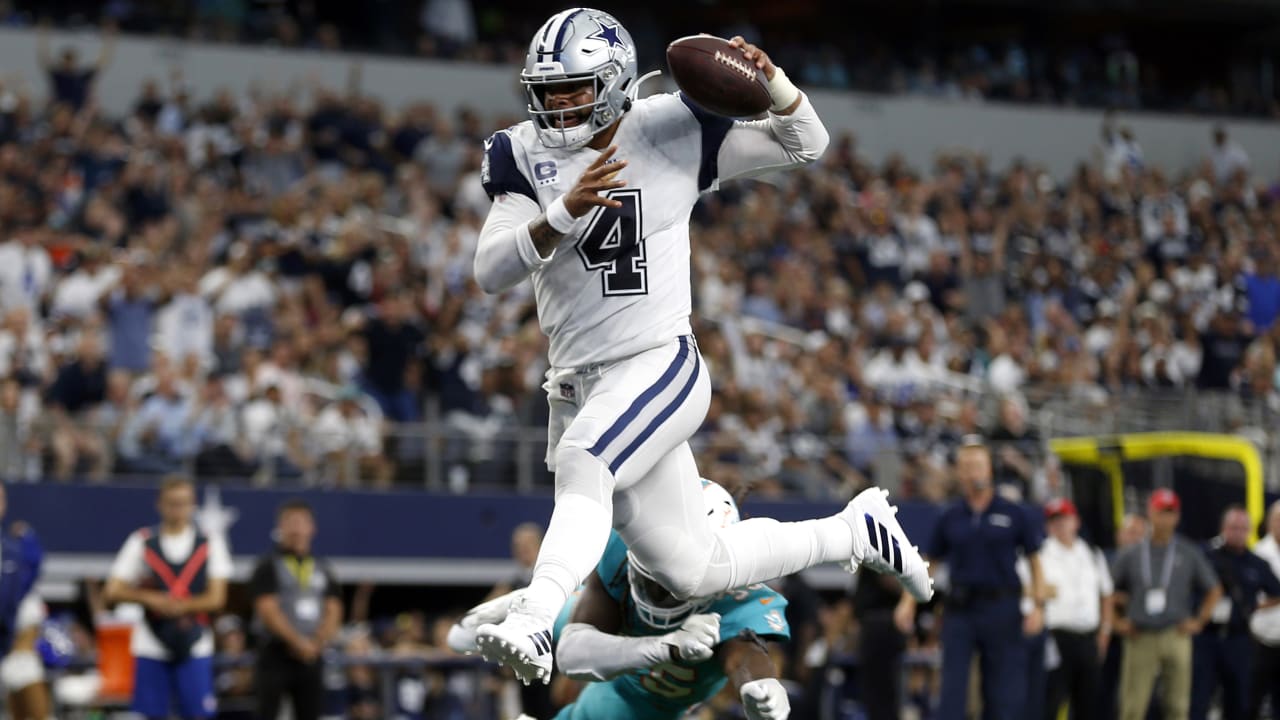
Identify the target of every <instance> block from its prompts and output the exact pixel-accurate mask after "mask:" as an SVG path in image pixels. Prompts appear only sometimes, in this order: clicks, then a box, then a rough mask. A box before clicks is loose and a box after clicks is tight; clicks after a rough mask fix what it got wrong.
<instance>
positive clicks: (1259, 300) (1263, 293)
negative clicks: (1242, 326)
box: [1244, 246, 1280, 334]
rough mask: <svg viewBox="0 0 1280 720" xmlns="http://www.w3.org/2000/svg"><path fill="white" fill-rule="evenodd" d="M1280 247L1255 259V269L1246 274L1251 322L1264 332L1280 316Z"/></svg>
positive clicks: (1258, 330) (1266, 251)
mask: <svg viewBox="0 0 1280 720" xmlns="http://www.w3.org/2000/svg"><path fill="white" fill-rule="evenodd" d="M1277 253H1280V249H1277V248H1276V247H1274V246H1273V247H1271V248H1269V249H1267V250H1265V251H1263V252H1262V253H1261V254H1260V255H1259V256H1258V257H1257V258H1256V259H1255V270H1254V272H1252V273H1248V274H1246V275H1245V276H1244V283H1245V297H1246V298H1247V299H1248V301H1249V322H1250V323H1252V325H1253V328H1254V331H1255V332H1257V333H1259V334H1262V333H1265V332H1267V331H1268V330H1270V329H1271V326H1272V325H1273V324H1274V323H1275V321H1276V318H1277V317H1280V267H1277Z"/></svg>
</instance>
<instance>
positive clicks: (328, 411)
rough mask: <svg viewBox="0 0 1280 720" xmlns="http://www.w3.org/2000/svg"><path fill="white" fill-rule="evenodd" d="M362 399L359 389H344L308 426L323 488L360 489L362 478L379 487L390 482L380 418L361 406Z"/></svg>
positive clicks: (362, 395)
mask: <svg viewBox="0 0 1280 720" xmlns="http://www.w3.org/2000/svg"><path fill="white" fill-rule="evenodd" d="M364 397H365V396H364V394H363V393H361V392H360V390H359V389H357V388H355V387H344V388H343V389H342V390H340V391H339V392H338V397H337V398H336V399H335V400H334V401H333V402H331V403H329V404H328V405H327V406H326V407H325V408H324V409H323V410H321V411H320V413H319V415H317V416H316V418H315V421H314V424H313V425H312V426H311V434H312V436H313V437H314V443H315V445H316V450H317V452H318V457H317V458H316V460H317V462H318V467H320V468H322V470H321V473H322V477H321V478H320V482H321V483H322V484H324V485H326V486H329V485H333V486H336V487H359V486H360V485H361V484H362V482H361V481H362V480H363V479H369V480H371V481H372V483H373V484H375V485H377V486H378V487H386V486H387V485H388V484H390V482H391V475H390V470H391V468H390V466H389V465H388V463H387V461H386V458H385V457H383V455H382V430H381V427H380V420H381V417H380V416H371V415H370V413H369V410H368V408H365V407H362V405H361V402H360V401H361V399H362V398H364Z"/></svg>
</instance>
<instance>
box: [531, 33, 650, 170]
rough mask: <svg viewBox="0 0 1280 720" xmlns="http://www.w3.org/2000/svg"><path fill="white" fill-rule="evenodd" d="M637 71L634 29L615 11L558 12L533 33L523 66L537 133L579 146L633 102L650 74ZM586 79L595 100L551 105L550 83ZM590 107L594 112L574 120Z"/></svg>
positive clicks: (550, 142) (554, 142) (557, 144)
mask: <svg viewBox="0 0 1280 720" xmlns="http://www.w3.org/2000/svg"><path fill="white" fill-rule="evenodd" d="M637 74H638V71H637V65H636V46H635V43H634V42H632V40H631V33H628V32H627V30H626V28H624V27H622V23H620V22H618V21H617V20H616V19H615V18H614V17H613V16H612V15H610V14H609V13H606V12H602V11H600V10H592V9H591V8H571V9H569V10H564V11H562V12H559V13H556V14H555V15H553V16H552V17H551V19H550V20H547V21H546V22H545V23H543V25H542V27H540V28H538V32H537V33H535V34H534V36H533V41H532V42H530V43H529V52H528V53H527V54H526V55H525V61H524V70H522V71H521V72H520V84H521V85H523V86H524V90H525V93H526V94H527V95H528V98H529V117H530V118H531V119H532V120H533V127H534V129H535V130H537V132H538V139H539V140H541V141H542V144H543V145H545V146H546V147H549V148H579V147H582V146H584V145H586V144H587V143H589V142H591V138H593V137H595V136H596V135H597V134H598V133H600V132H601V131H603V130H604V129H605V128H608V127H609V126H610V125H612V124H613V123H614V121H616V120H617V119H618V118H620V117H622V115H623V113H625V112H626V111H627V110H629V109H630V108H631V103H632V101H634V100H635V98H636V93H637V92H638V91H639V88H640V82H642V81H643V80H644V79H645V78H637ZM650 74H651V75H652V74H656V73H650ZM645 77H646V78H647V77H649V76H648V75H646V76H645ZM586 82H590V83H593V85H594V88H595V98H594V99H593V101H592V102H590V103H588V104H586V105H578V106H574V107H568V108H558V109H554V110H552V109H548V108H547V107H546V105H545V102H544V101H545V98H546V93H547V91H548V90H549V89H552V88H554V87H555V86H556V85H563V86H575V85H581V84H582V83H586ZM588 110H589V111H590V115H589V116H587V117H586V118H585V119H583V120H582V121H581V122H578V123H577V124H570V123H572V122H573V121H574V120H575V119H579V118H581V117H582V115H583V114H584V113H585V112H586V111H588ZM566 125H567V126H566Z"/></svg>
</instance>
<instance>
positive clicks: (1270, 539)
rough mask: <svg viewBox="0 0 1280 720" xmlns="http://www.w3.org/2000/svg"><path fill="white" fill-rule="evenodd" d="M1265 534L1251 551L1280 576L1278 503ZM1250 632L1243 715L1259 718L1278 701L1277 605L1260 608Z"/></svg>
mask: <svg viewBox="0 0 1280 720" xmlns="http://www.w3.org/2000/svg"><path fill="white" fill-rule="evenodd" d="M1265 529H1266V533H1265V534H1264V535H1263V537H1262V539H1261V540H1259V541H1258V542H1257V544H1255V545H1254V546H1253V552H1254V553H1255V554H1256V555H1257V556H1258V557H1260V558H1262V559H1263V560H1265V561H1266V562H1267V564H1268V566H1269V567H1270V569H1271V573H1272V575H1275V576H1276V577H1280V502H1272V503H1271V506H1270V507H1269V508H1267V521H1266V526H1265ZM1249 629H1250V631H1251V632H1252V633H1253V638H1254V646H1253V651H1252V655H1253V672H1252V673H1251V674H1250V676H1249V678H1248V683H1249V702H1248V705H1247V706H1246V708H1245V715H1244V716H1245V717H1248V718H1257V717H1262V715H1261V713H1262V707H1263V703H1264V702H1266V701H1267V700H1268V698H1269V699H1270V703H1271V706H1272V707H1276V706H1277V704H1280V607H1277V606H1274V605H1273V606H1270V607H1263V606H1261V605H1259V607H1258V610H1257V611H1256V612H1255V613H1253V617H1251V618H1249Z"/></svg>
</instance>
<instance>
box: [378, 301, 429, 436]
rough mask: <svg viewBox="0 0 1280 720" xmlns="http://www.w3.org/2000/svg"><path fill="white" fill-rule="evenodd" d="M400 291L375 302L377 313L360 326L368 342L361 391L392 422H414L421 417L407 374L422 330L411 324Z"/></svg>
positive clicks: (409, 307) (413, 365)
mask: <svg viewBox="0 0 1280 720" xmlns="http://www.w3.org/2000/svg"><path fill="white" fill-rule="evenodd" d="M410 302H411V301H410V299H409V297H408V295H407V293H404V292H403V291H401V292H398V293H396V294H392V295H390V296H388V297H387V298H386V299H385V300H383V301H382V302H380V303H379V304H378V314H377V315H376V316H374V317H372V318H370V319H369V320H368V321H367V322H366V323H365V327H364V339H365V342H366V343H367V346H368V362H367V365H366V366H365V373H364V381H365V388H364V389H365V391H366V392H368V393H369V394H370V395H372V396H373V398H374V400H376V401H377V402H378V405H379V406H380V407H381V408H382V412H383V413H384V414H385V415H386V416H387V417H388V418H390V419H392V420H394V421H396V422H414V421H416V420H417V419H418V418H420V417H421V410H420V409H419V407H418V405H417V402H416V399H415V398H414V396H413V394H412V393H410V392H409V390H408V387H407V381H408V379H407V377H406V376H407V375H408V373H409V372H410V371H416V362H415V360H416V357H417V353H418V347H419V345H420V344H421V342H422V339H423V335H422V331H421V330H420V329H419V328H418V327H417V326H416V325H414V324H411V317H412V316H411V314H410V313H411V312H412V306H411V305H410Z"/></svg>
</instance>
